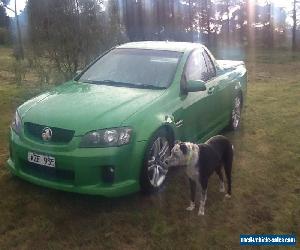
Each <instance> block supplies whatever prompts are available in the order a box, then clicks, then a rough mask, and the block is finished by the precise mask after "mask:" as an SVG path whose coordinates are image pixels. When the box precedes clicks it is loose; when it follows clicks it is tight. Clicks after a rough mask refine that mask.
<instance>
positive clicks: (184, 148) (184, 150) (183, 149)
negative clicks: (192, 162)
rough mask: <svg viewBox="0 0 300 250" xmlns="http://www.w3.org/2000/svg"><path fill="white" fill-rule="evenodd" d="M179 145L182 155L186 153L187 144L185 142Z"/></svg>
mask: <svg viewBox="0 0 300 250" xmlns="http://www.w3.org/2000/svg"><path fill="white" fill-rule="evenodd" d="M179 146H180V150H181V151H182V153H183V154H184V155H186V154H187V152H188V147H187V145H186V144H185V143H180V144H179Z"/></svg>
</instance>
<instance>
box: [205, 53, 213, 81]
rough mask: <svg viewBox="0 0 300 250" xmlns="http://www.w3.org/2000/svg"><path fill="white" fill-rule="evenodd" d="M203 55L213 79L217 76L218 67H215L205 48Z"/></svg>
mask: <svg viewBox="0 0 300 250" xmlns="http://www.w3.org/2000/svg"><path fill="white" fill-rule="evenodd" d="M203 56H204V59H205V63H206V67H207V70H208V74H209V79H211V78H213V77H215V76H216V68H215V66H214V64H213V62H212V60H211V58H210V56H209V55H208V54H207V52H206V51H205V50H204V51H203Z"/></svg>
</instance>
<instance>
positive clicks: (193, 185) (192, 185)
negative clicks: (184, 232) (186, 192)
mask: <svg viewBox="0 0 300 250" xmlns="http://www.w3.org/2000/svg"><path fill="white" fill-rule="evenodd" d="M189 182H190V188H191V201H190V205H189V206H188V207H187V208H186V210H187V211H193V210H194V209H195V197H196V188H197V183H196V182H195V181H193V180H192V179H191V178H189Z"/></svg>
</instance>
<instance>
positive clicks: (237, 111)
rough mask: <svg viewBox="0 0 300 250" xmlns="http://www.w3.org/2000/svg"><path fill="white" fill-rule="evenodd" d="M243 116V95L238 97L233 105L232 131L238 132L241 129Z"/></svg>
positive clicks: (230, 125)
mask: <svg viewBox="0 0 300 250" xmlns="http://www.w3.org/2000/svg"><path fill="white" fill-rule="evenodd" d="M241 114H242V97H241V95H237V96H236V97H235V98H234V100H233V105H232V110H231V120H230V124H229V127H230V129H231V130H237V129H239V128H240V124H241Z"/></svg>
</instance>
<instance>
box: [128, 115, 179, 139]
mask: <svg viewBox="0 0 300 250" xmlns="http://www.w3.org/2000/svg"><path fill="white" fill-rule="evenodd" d="M134 123H135V126H132V127H133V129H134V131H135V132H134V135H135V140H136V141H138V142H140V141H148V140H149V139H150V138H151V137H152V136H153V134H154V133H155V132H156V131H157V130H159V129H160V128H166V129H167V130H168V132H169V133H170V136H172V137H173V139H175V138H176V137H177V131H176V126H175V122H174V117H173V116H172V115H169V114H162V113H160V114H157V115H150V114H148V115H147V116H146V117H144V119H137V120H136V121H135V122H134Z"/></svg>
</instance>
